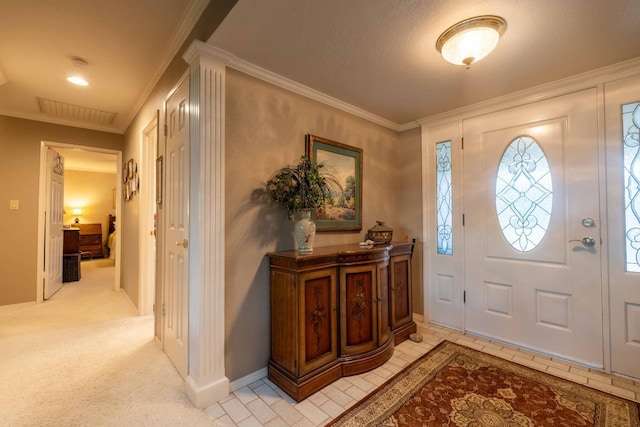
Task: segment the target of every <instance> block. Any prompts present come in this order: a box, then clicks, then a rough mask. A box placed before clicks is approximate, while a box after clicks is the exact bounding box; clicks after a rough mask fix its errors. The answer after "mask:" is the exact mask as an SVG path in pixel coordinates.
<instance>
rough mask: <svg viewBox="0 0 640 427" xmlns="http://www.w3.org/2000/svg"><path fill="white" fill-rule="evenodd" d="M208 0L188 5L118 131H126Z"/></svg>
mask: <svg viewBox="0 0 640 427" xmlns="http://www.w3.org/2000/svg"><path fill="white" fill-rule="evenodd" d="M209 1H210V0H194V1H193V2H191V4H190V5H189V7H188V8H187V10H186V12H185V14H184V17H183V19H182V21H181V22H180V26H179V27H178V29H177V30H176V32H175V33H174V34H173V37H171V39H170V40H169V41H168V43H167V46H166V47H165V48H164V49H163V52H164V55H163V56H162V61H161V62H160V64H159V65H158V67H157V68H156V72H155V73H154V75H153V76H152V77H151V79H149V83H148V84H147V86H146V87H145V90H144V92H143V93H142V95H141V96H140V97H139V98H138V102H136V104H135V106H134V108H132V110H131V113H130V114H129V115H128V116H127V117H126V118H125V121H124V124H123V125H122V127H121V129H120V133H124V132H126V130H127V129H128V128H129V125H130V124H131V122H132V121H133V119H134V118H135V117H136V115H137V114H138V112H140V110H141V109H142V107H143V106H144V104H145V102H147V99H148V98H149V96H150V95H151V92H153V89H154V88H155V87H156V85H157V84H158V82H159V81H160V78H161V77H162V75H163V74H164V72H165V71H166V70H167V67H168V66H169V64H170V63H171V61H173V58H174V57H175V56H176V55H177V54H178V51H179V50H180V48H181V47H182V44H183V43H184V42H185V40H186V39H187V37H188V36H189V33H191V30H193V27H194V26H195V25H196V23H197V22H198V19H200V15H202V13H203V12H204V10H205V9H206V7H207V5H208V4H209Z"/></svg>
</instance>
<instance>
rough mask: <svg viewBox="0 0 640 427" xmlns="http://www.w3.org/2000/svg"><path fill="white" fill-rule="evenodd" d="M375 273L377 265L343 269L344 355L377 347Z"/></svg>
mask: <svg viewBox="0 0 640 427" xmlns="http://www.w3.org/2000/svg"><path fill="white" fill-rule="evenodd" d="M376 273H377V272H376V266H375V265H366V266H359V267H344V268H341V269H340V315H341V316H340V332H341V344H342V352H343V353H344V354H353V353H359V352H362V351H367V350H369V349H373V348H375V347H376V346H377V337H376V323H377V322H376V314H377V313H376V311H375V302H376V301H375V299H376V288H375V286H376Z"/></svg>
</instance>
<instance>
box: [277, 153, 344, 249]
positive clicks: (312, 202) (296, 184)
mask: <svg viewBox="0 0 640 427" xmlns="http://www.w3.org/2000/svg"><path fill="white" fill-rule="evenodd" d="M323 168H324V165H323V164H322V163H313V162H312V161H311V159H309V157H307V156H301V157H300V161H299V162H298V163H297V164H296V165H290V166H285V167H283V168H280V169H278V170H277V171H275V172H274V173H273V175H271V177H270V178H269V180H268V181H267V191H268V192H269V194H271V197H272V198H273V200H275V201H277V202H278V203H280V204H281V205H282V206H283V207H284V208H285V209H286V210H287V214H288V215H289V218H291V219H294V220H295V226H294V235H295V237H296V241H297V244H298V248H297V249H298V252H312V251H313V240H314V237H315V233H316V225H315V222H313V220H312V218H311V212H312V211H317V210H318V209H322V208H324V206H325V203H326V202H327V201H328V200H331V198H332V197H333V195H332V190H334V189H340V188H341V186H340V183H339V182H338V180H337V179H336V178H335V177H334V176H333V175H331V174H328V173H326V172H324V170H323Z"/></svg>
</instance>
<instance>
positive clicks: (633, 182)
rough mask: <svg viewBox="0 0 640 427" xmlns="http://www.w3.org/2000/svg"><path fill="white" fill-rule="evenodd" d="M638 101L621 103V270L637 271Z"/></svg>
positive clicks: (639, 239) (639, 200) (639, 197)
mask: <svg viewBox="0 0 640 427" xmlns="http://www.w3.org/2000/svg"><path fill="white" fill-rule="evenodd" d="M639 129H640V102H633V103H630V104H625V105H623V106H622V133H623V134H622V137H623V139H624V189H625V192H624V225H625V228H624V230H625V235H626V245H625V252H626V268H625V271H630V272H640V138H639V135H638V134H639V132H640V130H639Z"/></svg>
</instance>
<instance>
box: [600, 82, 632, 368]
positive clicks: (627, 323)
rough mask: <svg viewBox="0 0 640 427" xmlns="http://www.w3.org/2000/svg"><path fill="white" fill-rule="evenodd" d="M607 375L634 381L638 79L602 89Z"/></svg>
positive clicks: (615, 83) (611, 84)
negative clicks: (608, 343) (606, 225)
mask: <svg viewBox="0 0 640 427" xmlns="http://www.w3.org/2000/svg"><path fill="white" fill-rule="evenodd" d="M605 129H606V135H605V139H606V146H607V209H608V211H609V221H608V223H609V230H608V236H609V238H608V243H609V254H610V256H609V310H610V313H611V316H610V319H611V320H610V321H611V370H612V371H613V372H618V373H620V374H624V375H629V376H632V377H635V378H640V136H639V132H640V131H639V129H640V77H638V76H636V77H631V78H627V79H622V80H618V81H615V82H613V83H608V84H607V85H605Z"/></svg>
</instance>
